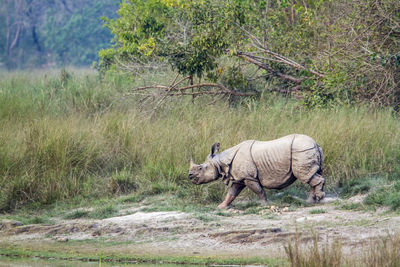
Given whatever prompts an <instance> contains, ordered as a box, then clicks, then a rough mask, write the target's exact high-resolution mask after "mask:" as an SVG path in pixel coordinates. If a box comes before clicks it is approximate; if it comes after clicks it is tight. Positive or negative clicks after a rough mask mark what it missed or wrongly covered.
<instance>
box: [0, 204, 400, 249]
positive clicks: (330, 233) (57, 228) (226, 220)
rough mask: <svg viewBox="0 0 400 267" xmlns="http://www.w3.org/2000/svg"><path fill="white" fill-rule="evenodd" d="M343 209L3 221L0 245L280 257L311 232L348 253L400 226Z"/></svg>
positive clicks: (390, 216)
mask: <svg viewBox="0 0 400 267" xmlns="http://www.w3.org/2000/svg"><path fill="white" fill-rule="evenodd" d="M361 200H362V196H361V197H360V196H357V197H354V198H352V199H349V200H346V202H348V203H354V202H359V201H361ZM338 206H340V205H338V204H337V201H336V204H333V203H326V204H321V205H316V206H312V207H303V208H297V209H294V210H291V208H277V207H274V206H272V207H268V206H267V207H265V208H263V209H261V210H260V211H259V212H258V213H257V214H246V211H243V210H235V209H230V210H227V211H226V212H225V213H226V214H224V216H221V215H218V212H216V213H209V214H204V213H202V214H199V213H182V212H142V211H140V208H138V209H134V210H131V211H130V213H131V214H128V215H125V216H118V217H113V218H108V219H103V220H88V219H75V220H60V221H59V222H58V223H56V224H53V225H43V224H39V225H38V224H35V225H21V223H18V222H15V221H9V220H3V221H2V222H1V223H0V246H4V245H5V244H7V245H16V244H24V246H26V247H31V248H34V247H35V246H36V245H38V244H40V246H41V247H42V248H44V249H46V246H47V248H48V249H49V248H51V247H52V246H58V247H60V246H63V245H64V246H69V245H67V244H71V243H74V242H75V244H78V243H76V242H78V241H80V243H79V244H84V243H85V241H86V242H89V243H90V244H91V245H88V246H82V245H81V246H80V247H79V249H80V250H81V251H86V252H89V253H90V252H91V251H93V250H95V249H99V246H97V245H96V244H99V243H101V244H102V249H104V250H109V251H118V252H119V253H122V254H124V253H129V254H133V253H135V254H151V255H175V256H176V255H185V256H190V255H201V256H215V255H218V256H227V257H253V256H261V257H279V256H283V255H285V252H284V246H285V245H287V244H288V240H289V239H290V238H293V237H295V236H296V235H297V236H298V239H299V240H300V241H301V242H302V243H304V244H306V243H307V242H308V243H310V242H309V241H312V238H313V234H312V233H311V231H313V232H314V233H317V235H318V239H319V241H320V244H325V242H326V241H327V242H332V241H333V240H335V239H340V240H341V242H342V244H343V250H344V253H355V252H357V251H360V250H363V249H364V248H365V246H366V245H367V244H369V243H370V242H374V240H376V239H378V238H382V237H385V236H387V235H388V234H391V233H394V232H398V231H400V216H399V215H398V214H394V213H391V212H389V211H387V210H384V209H380V210H377V211H348V210H342V209H339V208H338ZM316 210H320V211H319V212H320V213H318V211H316ZM321 210H322V212H324V213H321ZM128 213H129V212H128ZM227 215H228V216H227ZM296 233H297V234H296ZM81 241H82V242H81ZM96 241H99V242H97V243H96ZM100 241H101V242H100ZM107 244H108V245H107Z"/></svg>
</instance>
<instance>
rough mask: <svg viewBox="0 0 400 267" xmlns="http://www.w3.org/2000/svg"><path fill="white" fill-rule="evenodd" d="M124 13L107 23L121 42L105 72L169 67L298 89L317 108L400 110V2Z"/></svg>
mask: <svg viewBox="0 0 400 267" xmlns="http://www.w3.org/2000/svg"><path fill="white" fill-rule="evenodd" d="M118 14H119V17H118V18H116V19H111V20H108V21H107V26H108V28H109V29H110V31H111V33H112V34H113V35H114V39H113V44H114V45H113V47H112V48H109V49H106V50H102V51H101V52H100V57H101V61H100V67H101V68H105V69H109V68H112V69H115V67H119V68H122V69H124V70H128V71H131V72H135V73H137V72H140V71H143V70H145V69H148V68H154V67H156V66H160V64H163V63H164V64H165V63H169V65H170V66H172V67H173V68H174V69H176V70H177V71H178V72H179V73H181V74H183V75H186V74H189V75H197V76H198V77H206V78H207V79H209V80H213V81H218V82H220V83H224V84H225V85H227V86H231V87H235V88H232V89H241V88H240V87H243V86H236V85H235V84H236V83H238V84H240V85H243V84H245V85H246V86H245V89H247V90H256V91H258V92H261V91H265V90H270V91H279V92H285V93H288V92H289V93H293V94H295V95H296V96H297V97H299V98H302V99H303V102H304V104H305V105H306V106H310V107H315V106H325V105H327V104H330V103H350V102H358V101H365V100H367V101H372V102H374V103H377V104H379V105H390V106H392V107H394V108H396V109H398V108H399V104H400V2H399V1H397V0H383V1H375V0H361V1H347V0H339V1H332V0H306V1H295V0H278V1H266V0H256V1H250V0H218V1H210V0H196V1H187V0H149V1H139V0H127V1H126V2H124V3H122V4H121V6H120V9H119V12H118ZM249 63H250V64H249ZM233 73H234V75H232V74H233ZM233 76H234V77H235V78H236V81H234V82H232V77H233ZM238 77H239V79H238ZM236 87H237V88H236ZM242 89H243V88H242Z"/></svg>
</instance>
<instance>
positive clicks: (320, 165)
mask: <svg viewBox="0 0 400 267" xmlns="http://www.w3.org/2000/svg"><path fill="white" fill-rule="evenodd" d="M317 148H318V152H319V170H318V171H317V173H318V174H319V175H322V173H323V170H324V159H325V157H324V152H323V151H322V148H321V147H320V146H319V145H317Z"/></svg>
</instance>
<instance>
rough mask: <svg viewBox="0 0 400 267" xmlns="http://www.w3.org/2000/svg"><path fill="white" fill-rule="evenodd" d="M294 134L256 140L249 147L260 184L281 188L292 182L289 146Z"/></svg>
mask: <svg viewBox="0 0 400 267" xmlns="http://www.w3.org/2000/svg"><path fill="white" fill-rule="evenodd" d="M293 138H294V135H288V136H285V137H282V138H279V139H276V140H272V141H266V142H264V141H256V142H255V143H254V144H253V147H252V149H251V152H252V157H253V160H254V162H255V165H256V167H257V174H258V179H259V181H260V183H261V184H262V186H264V187H266V188H269V189H281V188H283V187H286V186H288V185H290V184H291V183H293V182H294V181H295V179H296V178H295V177H294V176H293V174H292V170H291V146H292V142H293Z"/></svg>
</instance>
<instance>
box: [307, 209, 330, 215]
mask: <svg viewBox="0 0 400 267" xmlns="http://www.w3.org/2000/svg"><path fill="white" fill-rule="evenodd" d="M309 213H310V214H320V213H327V211H326V210H325V209H313V210H310V211H309Z"/></svg>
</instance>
